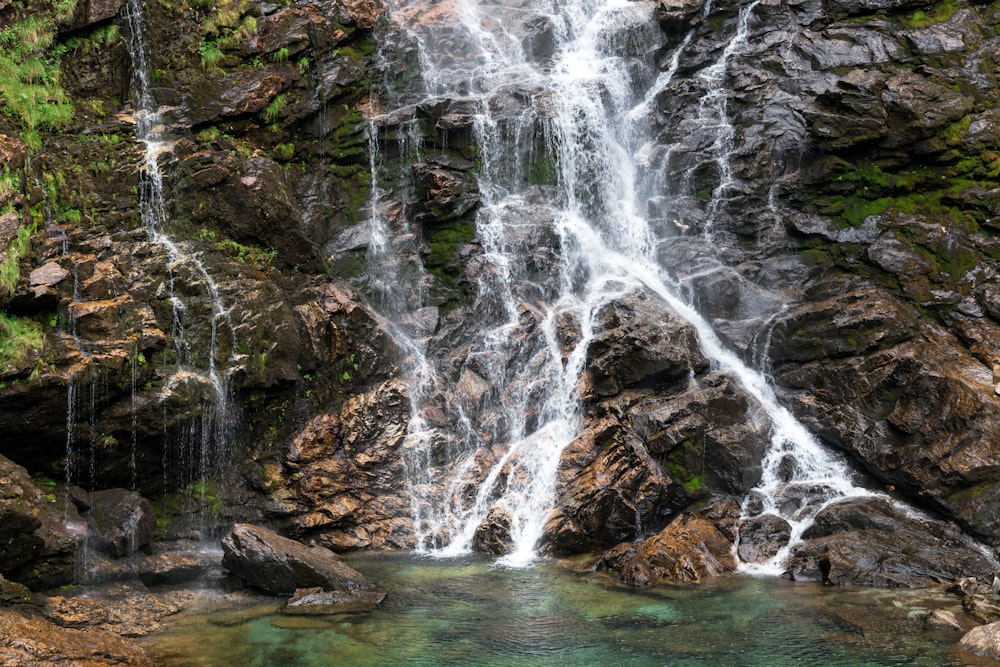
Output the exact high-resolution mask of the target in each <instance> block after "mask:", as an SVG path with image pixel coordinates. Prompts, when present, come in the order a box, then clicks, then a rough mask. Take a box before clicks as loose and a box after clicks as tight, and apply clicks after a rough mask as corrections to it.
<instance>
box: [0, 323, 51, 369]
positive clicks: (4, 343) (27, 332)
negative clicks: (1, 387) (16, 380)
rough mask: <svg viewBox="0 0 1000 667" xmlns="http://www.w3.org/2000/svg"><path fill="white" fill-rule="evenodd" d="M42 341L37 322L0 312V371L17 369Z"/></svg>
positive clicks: (43, 341) (42, 337)
mask: <svg viewBox="0 0 1000 667" xmlns="http://www.w3.org/2000/svg"><path fill="white" fill-rule="evenodd" d="M44 343H45V337H44V335H43V334H42V327H41V325H40V324H38V322H35V321H34V320H31V319H26V318H20V317H14V316H13V315H8V314H6V313H3V312H0V372H3V373H8V372H13V371H17V370H19V369H20V368H21V367H22V366H23V365H24V363H25V362H26V361H27V360H28V359H29V358H30V357H31V354H32V353H33V352H40V351H41V349H42V347H43V346H44Z"/></svg>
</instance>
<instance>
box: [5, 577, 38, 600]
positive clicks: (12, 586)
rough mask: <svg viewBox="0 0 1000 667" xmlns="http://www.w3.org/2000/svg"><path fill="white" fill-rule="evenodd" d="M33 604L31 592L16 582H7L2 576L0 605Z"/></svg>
mask: <svg viewBox="0 0 1000 667" xmlns="http://www.w3.org/2000/svg"><path fill="white" fill-rule="evenodd" d="M17 602H31V591H30V590H28V587H27V586H24V585H23V584H19V583H17V582H16V581H7V580H6V579H4V577H3V575H2V574H0V603H17Z"/></svg>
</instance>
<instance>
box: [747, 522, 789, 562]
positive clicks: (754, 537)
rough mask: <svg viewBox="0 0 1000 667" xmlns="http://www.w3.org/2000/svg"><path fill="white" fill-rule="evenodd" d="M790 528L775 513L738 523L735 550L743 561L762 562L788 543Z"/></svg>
mask: <svg viewBox="0 0 1000 667" xmlns="http://www.w3.org/2000/svg"><path fill="white" fill-rule="evenodd" d="M791 532H792V528H791V526H790V525H788V522H787V521H785V520H784V519H782V518H781V517H780V516H777V515H776V514H761V515H759V516H755V517H751V518H749V519H746V520H745V521H743V522H742V523H741V524H740V543H739V547H738V548H737V550H736V553H737V555H739V557H740V560H741V561H743V562H744V563H764V562H766V561H768V560H770V559H771V558H773V557H774V555H775V554H777V553H778V551H779V550H780V549H781V548H782V547H783V546H785V545H786V544H788V540H789V539H790V537H791Z"/></svg>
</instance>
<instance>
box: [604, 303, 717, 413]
mask: <svg viewBox="0 0 1000 667" xmlns="http://www.w3.org/2000/svg"><path fill="white" fill-rule="evenodd" d="M597 322H598V325H597V326H599V327H600V333H598V334H597V335H596V336H594V338H593V339H592V340H591V342H590V347H589V348H588V350H587V359H588V365H587V373H588V376H589V387H588V395H589V396H591V397H606V396H613V395H614V394H617V393H618V392H620V391H621V390H622V389H626V388H633V387H637V388H646V389H655V390H662V389H664V388H667V387H670V386H671V385H675V384H677V383H678V382H680V381H681V380H683V379H686V378H687V376H688V375H689V374H691V373H695V372H698V371H701V370H703V369H704V368H705V367H706V366H707V364H708V362H707V360H706V359H705V357H704V356H702V354H701V352H700V351H699V349H698V345H697V339H696V337H695V333H694V330H693V329H691V327H690V326H689V325H688V324H687V323H685V322H684V321H683V320H681V319H680V318H679V317H678V316H677V315H675V314H673V313H672V312H671V311H670V310H669V309H667V308H666V306H665V305H664V304H663V303H662V302H661V301H660V300H659V299H658V298H657V297H655V296H653V295H651V294H646V293H631V294H629V295H628V296H625V297H622V298H621V299H618V300H616V301H614V302H612V303H610V304H608V305H607V306H605V307H604V308H602V309H601V311H600V312H599V313H598V316H597Z"/></svg>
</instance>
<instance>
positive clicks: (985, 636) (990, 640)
mask: <svg viewBox="0 0 1000 667" xmlns="http://www.w3.org/2000/svg"><path fill="white" fill-rule="evenodd" d="M958 647H959V648H960V649H963V650H965V651H968V652H969V653H972V654H974V655H978V656H981V657H984V658H991V659H993V660H1000V621H998V622H993V623H990V624H988V625H981V626H979V627H978V628H972V629H971V630H969V631H968V632H967V633H965V634H964V635H963V636H962V638H961V639H960V640H959V641H958Z"/></svg>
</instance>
